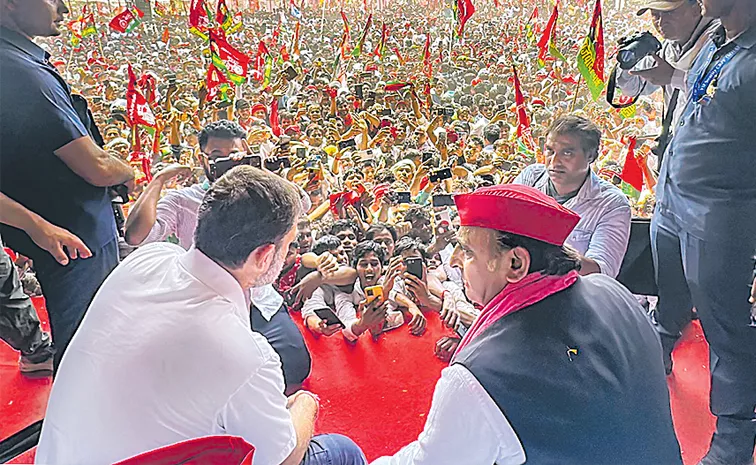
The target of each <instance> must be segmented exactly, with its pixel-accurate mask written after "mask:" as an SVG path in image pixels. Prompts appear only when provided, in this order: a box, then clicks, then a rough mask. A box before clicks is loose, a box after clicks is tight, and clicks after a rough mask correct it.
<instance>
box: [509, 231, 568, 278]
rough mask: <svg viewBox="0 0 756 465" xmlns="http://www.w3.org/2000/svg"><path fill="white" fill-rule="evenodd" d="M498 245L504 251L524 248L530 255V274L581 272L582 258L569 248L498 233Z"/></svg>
mask: <svg viewBox="0 0 756 465" xmlns="http://www.w3.org/2000/svg"><path fill="white" fill-rule="evenodd" d="M496 243H497V244H498V246H499V247H500V248H501V249H503V250H510V249H514V248H515V247H522V248H523V249H526V250H527V251H528V253H530V268H528V273H535V272H537V271H540V272H541V273H543V274H545V275H564V274H567V273H569V272H570V271H572V270H580V257H579V256H578V254H577V252H575V251H574V250H573V249H571V248H570V247H568V246H564V247H559V246H558V245H553V244H548V243H546V242H543V241H539V240H537V239H531V238H529V237H525V236H520V235H517V234H510V233H505V232H501V231H497V232H496Z"/></svg>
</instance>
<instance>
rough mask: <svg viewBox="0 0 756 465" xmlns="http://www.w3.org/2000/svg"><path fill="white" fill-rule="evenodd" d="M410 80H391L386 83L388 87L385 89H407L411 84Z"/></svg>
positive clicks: (391, 90)
mask: <svg viewBox="0 0 756 465" xmlns="http://www.w3.org/2000/svg"><path fill="white" fill-rule="evenodd" d="M411 85H412V84H410V83H409V82H403V81H389V82H387V83H386V87H385V88H384V90H385V91H386V92H399V91H400V90H402V89H406V88H407V87H409V86H411Z"/></svg>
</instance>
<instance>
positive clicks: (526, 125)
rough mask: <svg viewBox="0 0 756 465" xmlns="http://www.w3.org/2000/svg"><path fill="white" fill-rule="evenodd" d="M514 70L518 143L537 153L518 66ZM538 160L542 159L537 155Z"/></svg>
mask: <svg viewBox="0 0 756 465" xmlns="http://www.w3.org/2000/svg"><path fill="white" fill-rule="evenodd" d="M512 72H513V73H514V88H515V112H516V113H517V139H518V144H517V145H518V147H519V146H523V147H524V149H523V152H525V153H530V154H532V153H535V142H534V141H533V134H532V131H531V129H530V118H528V113H527V112H526V111H525V96H524V95H523V94H522V85H521V84H520V77H519V76H518V75H517V68H516V67H515V66H514V65H512ZM531 156H532V155H531ZM536 161H538V163H541V160H538V159H537V157H536Z"/></svg>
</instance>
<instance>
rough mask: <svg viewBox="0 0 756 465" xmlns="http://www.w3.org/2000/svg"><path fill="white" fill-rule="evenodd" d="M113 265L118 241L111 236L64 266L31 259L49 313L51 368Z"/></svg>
mask: <svg viewBox="0 0 756 465" xmlns="http://www.w3.org/2000/svg"><path fill="white" fill-rule="evenodd" d="M117 265H118V241H117V240H116V238H115V237H113V240H112V241H110V242H108V243H107V244H105V246H103V247H102V248H101V249H99V250H92V257H90V258H87V259H81V258H79V259H76V260H71V261H70V262H69V264H68V265H67V266H60V265H59V264H57V263H54V264H53V263H44V264H42V265H38V264H37V263H35V269H36V271H37V279H38V280H39V284H40V286H41V287H42V293H43V294H44V296H45V302H46V304H47V313H48V315H49V317H50V330H51V332H52V337H53V343H54V344H55V358H54V359H53V367H54V369H55V370H57V369H58V366H59V365H60V360H61V358H62V357H63V353H64V352H65V350H66V347H68V343H69V342H71V338H72V337H73V335H74V333H75V332H76V329H77V328H78V327H79V324H80V323H81V320H82V318H84V313H86V311H87V308H88V307H89V304H90V303H91V302H92V298H93V297H94V295H95V293H96V292H97V289H99V288H100V285H101V284H102V283H103V281H105V278H107V277H108V275H109V274H110V272H111V271H113V269H114V268H115V267H116V266H117Z"/></svg>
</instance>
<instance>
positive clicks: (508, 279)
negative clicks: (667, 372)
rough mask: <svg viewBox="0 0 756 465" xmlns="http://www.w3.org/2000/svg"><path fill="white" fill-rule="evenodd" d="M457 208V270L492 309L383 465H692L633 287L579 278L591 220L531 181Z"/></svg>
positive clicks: (480, 193) (597, 277)
mask: <svg viewBox="0 0 756 465" xmlns="http://www.w3.org/2000/svg"><path fill="white" fill-rule="evenodd" d="M455 202H456V204H457V207H458V210H459V215H460V223H461V226H462V227H461V228H460V231H459V235H458V239H459V245H458V246H457V248H456V250H455V251H454V255H453V257H452V263H453V264H454V265H455V266H458V267H460V268H462V273H463V277H464V282H465V290H466V292H467V295H468V296H469V297H470V299H471V300H473V301H474V302H476V303H477V304H479V305H483V306H484V309H483V311H482V312H481V315H480V316H479V317H478V319H477V320H476V321H475V323H473V325H472V327H471V328H470V330H469V331H468V332H467V333H466V334H465V336H464V338H463V340H462V342H461V343H460V346H459V349H458V350H457V352H456V353H455V354H454V358H453V359H452V365H451V366H450V367H449V368H446V369H444V371H442V373H441V379H440V380H439V381H438V384H437V385H436V390H435V393H434V395H433V401H432V404H431V409H430V413H429V414H428V417H427V418H428V420H427V422H426V424H425V428H424V430H423V432H422V433H421V434H420V436H419V437H418V440H417V441H415V442H413V443H411V444H409V445H408V446H406V447H404V448H403V449H401V450H400V451H399V452H397V453H396V454H395V455H394V456H393V457H382V458H380V459H378V460H377V461H375V462H373V465H457V464H475V465H484V464H485V465H489V464H493V463H496V464H497V465H520V464H523V463H526V461H527V463H534V464H544V463H550V464H553V463H558V464H560V465H598V464H602V465H603V464H612V465H652V464H667V465H681V464H682V459H681V457H680V448H679V445H678V444H677V441H676V439H675V433H674V428H673V425H672V415H671V412H670V407H669V393H668V391H667V385H666V380H665V376H664V366H663V363H662V360H661V357H660V356H661V344H660V342H659V339H658V337H656V335H655V332H654V329H653V327H652V326H651V323H650V322H649V320H648V319H647V317H646V315H645V313H644V312H643V309H642V308H641V307H640V305H639V304H638V303H637V302H636V301H635V299H634V297H633V296H632V294H630V292H629V291H628V290H627V289H625V288H624V287H623V286H622V285H621V284H619V283H617V282H616V281H615V280H613V279H611V278H607V277H606V276H603V275H601V274H593V275H591V276H587V277H581V276H579V275H578V273H577V269H578V268H579V266H580V260H579V257H578V256H577V255H576V254H574V252H573V251H571V250H570V249H567V248H564V247H563V244H564V241H565V239H566V238H567V236H568V235H569V233H570V231H571V230H572V228H574V227H575V225H576V224H577V222H578V219H579V217H578V216H577V215H576V214H575V213H573V212H571V211H569V210H568V209H566V208H564V207H562V206H561V205H559V204H558V203H557V202H556V201H555V200H554V199H551V198H549V197H548V196H546V195H545V194H543V193H541V192H539V191H537V190H536V189H534V188H531V187H527V186H521V185H504V186H492V187H487V188H482V189H478V190H477V191H476V192H474V193H472V194H461V195H458V196H456V197H455Z"/></svg>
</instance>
